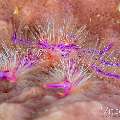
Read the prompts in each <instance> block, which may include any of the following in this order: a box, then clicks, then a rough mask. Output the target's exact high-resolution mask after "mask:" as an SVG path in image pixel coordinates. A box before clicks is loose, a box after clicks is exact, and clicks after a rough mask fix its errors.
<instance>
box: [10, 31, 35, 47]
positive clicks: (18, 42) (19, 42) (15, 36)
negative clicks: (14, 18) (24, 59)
mask: <svg viewBox="0 0 120 120" xmlns="http://www.w3.org/2000/svg"><path fill="white" fill-rule="evenodd" d="M12 40H13V43H14V44H21V45H27V46H30V45H34V44H35V42H33V41H32V40H23V39H19V38H17V35H16V33H14V34H13V36H12Z"/></svg>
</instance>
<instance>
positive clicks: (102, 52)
mask: <svg viewBox="0 0 120 120" xmlns="http://www.w3.org/2000/svg"><path fill="white" fill-rule="evenodd" d="M112 46H113V44H112V43H110V44H108V46H107V47H105V48H104V49H103V50H102V51H100V55H103V54H104V53H106V52H107V51H109V50H110V49H111V48H112Z"/></svg>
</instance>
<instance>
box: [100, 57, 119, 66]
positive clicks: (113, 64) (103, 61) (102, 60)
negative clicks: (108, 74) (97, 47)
mask: <svg viewBox="0 0 120 120" xmlns="http://www.w3.org/2000/svg"><path fill="white" fill-rule="evenodd" d="M100 61H101V63H103V64H105V65H108V66H114V67H120V63H112V62H109V61H106V60H104V59H102V58H100Z"/></svg>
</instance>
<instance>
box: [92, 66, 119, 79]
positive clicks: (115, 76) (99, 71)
mask: <svg viewBox="0 0 120 120" xmlns="http://www.w3.org/2000/svg"><path fill="white" fill-rule="evenodd" d="M92 68H93V69H95V70H96V72H98V73H101V74H103V75H105V76H108V77H111V78H117V79H120V75H119V74H114V73H112V72H105V71H103V70H101V69H100V68H98V67H97V66H95V65H92Z"/></svg>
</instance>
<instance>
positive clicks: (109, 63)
mask: <svg viewBox="0 0 120 120" xmlns="http://www.w3.org/2000/svg"><path fill="white" fill-rule="evenodd" d="M111 47H112V43H111V44H109V45H108V46H107V47H106V48H104V49H103V50H102V51H101V52H100V55H103V54H104V53H106V52H107V51H109V50H110V49H111ZM100 62H101V63H102V64H105V65H108V66H114V67H120V63H112V62H109V61H106V60H104V59H103V56H101V57H100Z"/></svg>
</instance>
